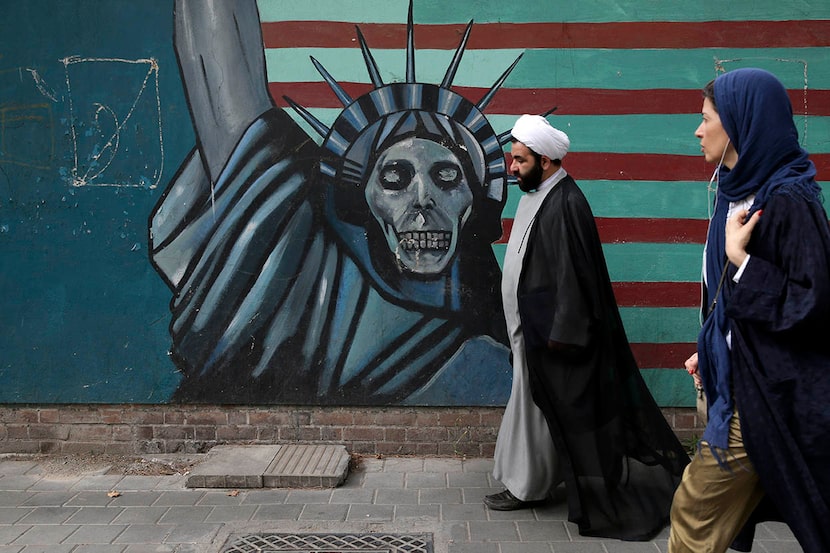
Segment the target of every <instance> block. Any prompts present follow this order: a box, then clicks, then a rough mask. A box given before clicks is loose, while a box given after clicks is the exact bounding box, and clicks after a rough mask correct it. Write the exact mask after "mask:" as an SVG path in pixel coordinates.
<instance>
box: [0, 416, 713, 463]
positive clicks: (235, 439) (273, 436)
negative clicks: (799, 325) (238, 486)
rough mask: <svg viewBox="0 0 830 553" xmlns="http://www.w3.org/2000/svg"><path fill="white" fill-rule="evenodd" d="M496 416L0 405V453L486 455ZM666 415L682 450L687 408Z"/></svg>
mask: <svg viewBox="0 0 830 553" xmlns="http://www.w3.org/2000/svg"><path fill="white" fill-rule="evenodd" d="M502 413H503V409H502V408H495V407H488V408H482V407H469V408H455V407H453V408H434V407H428V408H425V407H418V408H401V407H361V408H355V407H325V408H324V407H319V408H317V407H315V408H308V407H290V406H268V407H251V406H197V405H187V406H181V405H61V406H55V405H48V406H35V405H19V406H8V405H7V406H0V453H53V454H88V453H107V454H113V455H135V454H141V455H146V454H154V453H204V452H206V451H208V450H209V449H210V448H211V447H213V446H214V445H216V444H229V443H239V444H278V443H296V442H301V443H320V444H328V443H331V444H344V445H345V446H346V449H347V450H348V451H349V452H351V453H360V454H372V455H444V456H466V457H491V456H492V455H493V449H494V447H495V443H496V435H497V434H498V429H499V423H500V422H501V416H502ZM663 413H664V415H665V416H666V419H667V420H668V421H669V424H670V425H671V426H672V428H674V430H675V432H676V433H677V435H678V437H679V438H680V439H681V440H683V441H684V442H686V441H688V440H691V439H693V438H695V437H697V436H699V435H701V434H702V433H703V432H702V428H701V427H700V425H699V421H698V420H697V416H696V414H695V410H694V409H688V408H665V409H663Z"/></svg>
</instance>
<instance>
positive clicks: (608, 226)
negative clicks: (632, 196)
mask: <svg viewBox="0 0 830 553" xmlns="http://www.w3.org/2000/svg"><path fill="white" fill-rule="evenodd" d="M596 222H597V229H598V230H599V236H600V239H601V240H602V241H603V242H604V243H607V244H608V243H610V244H616V243H625V242H655V243H669V244H703V243H704V242H705V241H706V231H707V230H708V228H709V221H708V220H706V219H657V218H650V217H649V218H616V217H615V218H610V217H597V218H596Z"/></svg>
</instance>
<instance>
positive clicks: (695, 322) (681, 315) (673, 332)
mask: <svg viewBox="0 0 830 553" xmlns="http://www.w3.org/2000/svg"><path fill="white" fill-rule="evenodd" d="M699 314H700V310H699V309H698V308H697V307H621V308H620V316H621V317H622V320H623V325H624V326H625V331H626V333H627V334H628V339H629V341H631V342H657V343H664V344H672V343H678V342H690V341H691V342H693V341H694V340H695V339H696V337H697V333H698V331H700V321H699Z"/></svg>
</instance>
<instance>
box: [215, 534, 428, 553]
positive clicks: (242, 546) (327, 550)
mask: <svg viewBox="0 0 830 553" xmlns="http://www.w3.org/2000/svg"><path fill="white" fill-rule="evenodd" d="M297 551H302V552H308V553H311V552H313V553H346V552H348V553H360V552H366V553H378V552H384V553H432V534H380V533H379V534H251V535H246V536H231V537H230V538H229V539H228V544H226V546H225V548H224V549H222V553H243V552H244V553H253V552H261V553H294V552H297Z"/></svg>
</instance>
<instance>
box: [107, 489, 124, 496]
mask: <svg viewBox="0 0 830 553" xmlns="http://www.w3.org/2000/svg"><path fill="white" fill-rule="evenodd" d="M120 496H121V492H117V491H115V490H111V491H108V492H107V497H120Z"/></svg>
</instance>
